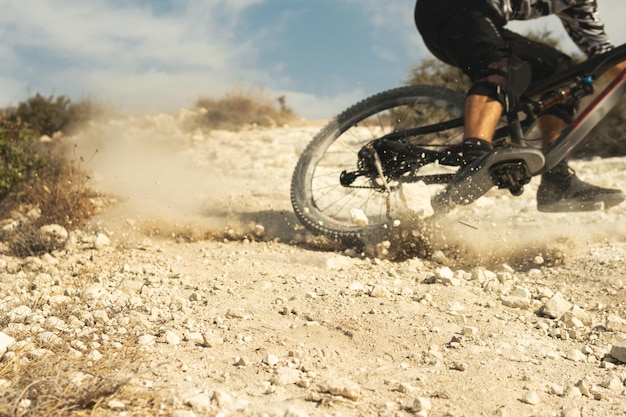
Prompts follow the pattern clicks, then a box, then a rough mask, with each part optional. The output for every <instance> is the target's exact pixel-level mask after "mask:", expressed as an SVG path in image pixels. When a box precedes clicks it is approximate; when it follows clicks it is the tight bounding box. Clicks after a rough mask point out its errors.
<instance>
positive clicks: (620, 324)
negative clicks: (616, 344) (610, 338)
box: [605, 315, 626, 333]
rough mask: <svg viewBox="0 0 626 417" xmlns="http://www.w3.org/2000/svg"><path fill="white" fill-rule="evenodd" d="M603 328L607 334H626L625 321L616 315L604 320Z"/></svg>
mask: <svg viewBox="0 0 626 417" xmlns="http://www.w3.org/2000/svg"><path fill="white" fill-rule="evenodd" d="M605 327H606V330H608V331H609V332H622V333H626V320H624V319H623V318H621V317H619V316H616V315H609V316H608V317H607V318H606V323H605Z"/></svg>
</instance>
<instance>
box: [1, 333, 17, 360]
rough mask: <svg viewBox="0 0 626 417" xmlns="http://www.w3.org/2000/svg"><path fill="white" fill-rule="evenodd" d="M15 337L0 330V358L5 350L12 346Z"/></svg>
mask: <svg viewBox="0 0 626 417" xmlns="http://www.w3.org/2000/svg"><path fill="white" fill-rule="evenodd" d="M14 343H15V339H14V338H12V337H11V336H9V335H7V334H6V333H4V332H0V358H1V357H2V355H4V354H5V353H6V351H7V350H8V349H9V348H10V347H11V346H13V344H14Z"/></svg>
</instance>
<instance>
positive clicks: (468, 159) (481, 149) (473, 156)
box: [463, 138, 493, 166]
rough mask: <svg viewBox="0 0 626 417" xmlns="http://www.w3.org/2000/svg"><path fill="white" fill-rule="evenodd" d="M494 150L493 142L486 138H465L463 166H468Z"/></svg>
mask: <svg viewBox="0 0 626 417" xmlns="http://www.w3.org/2000/svg"><path fill="white" fill-rule="evenodd" d="M492 150H493V147H492V146H491V143H489V142H487V141H486V140H482V139H476V138H467V139H465V140H463V166H467V165H469V164H471V163H472V162H474V161H475V160H477V159H480V158H482V157H484V156H485V155H487V154H488V153H490V152H491V151H492Z"/></svg>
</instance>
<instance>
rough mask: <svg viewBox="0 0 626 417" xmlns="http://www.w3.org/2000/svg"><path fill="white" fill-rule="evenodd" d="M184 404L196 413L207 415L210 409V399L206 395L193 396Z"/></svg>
mask: <svg viewBox="0 0 626 417" xmlns="http://www.w3.org/2000/svg"><path fill="white" fill-rule="evenodd" d="M184 402H185V404H187V405H188V406H190V407H191V408H192V409H193V411H195V412H198V413H207V412H208V411H209V410H210V409H211V397H209V395H208V394H206V393H200V394H195V395H193V396H191V397H189V398H186V399H185V400H184Z"/></svg>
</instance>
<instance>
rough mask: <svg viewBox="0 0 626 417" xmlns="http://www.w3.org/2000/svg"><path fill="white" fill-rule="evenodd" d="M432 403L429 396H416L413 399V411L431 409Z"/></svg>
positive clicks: (427, 410)
mask: <svg viewBox="0 0 626 417" xmlns="http://www.w3.org/2000/svg"><path fill="white" fill-rule="evenodd" d="M432 408H433V404H432V403H431V401H430V398H426V397H417V398H415V400H413V411H415V412H416V413H419V412H421V411H426V412H429V411H430V410H432Z"/></svg>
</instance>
